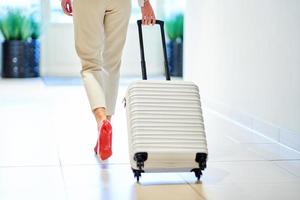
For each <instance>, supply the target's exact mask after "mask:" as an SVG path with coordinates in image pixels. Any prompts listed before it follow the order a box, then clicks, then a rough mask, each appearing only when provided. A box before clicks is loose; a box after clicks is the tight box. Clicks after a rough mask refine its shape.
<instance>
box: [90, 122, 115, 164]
mask: <svg viewBox="0 0 300 200" xmlns="http://www.w3.org/2000/svg"><path fill="white" fill-rule="evenodd" d="M98 131H99V136H98V140H97V144H96V146H95V147H94V152H95V154H97V155H98V156H99V158H100V159H101V160H106V159H108V158H109V157H110V156H111V155H112V146H111V145H112V127H111V124H110V122H109V121H108V120H103V121H102V123H101V124H99V126H98Z"/></svg>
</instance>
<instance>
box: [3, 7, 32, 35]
mask: <svg viewBox="0 0 300 200" xmlns="http://www.w3.org/2000/svg"><path fill="white" fill-rule="evenodd" d="M0 26H1V28H0V31H1V33H2V34H3V36H4V39H5V40H27V39H28V38H29V37H30V36H31V23H30V21H29V19H28V17H27V16H25V15H23V14H22V12H21V10H19V9H8V11H7V13H6V15H5V16H4V17H3V18H2V19H1V25H0Z"/></svg>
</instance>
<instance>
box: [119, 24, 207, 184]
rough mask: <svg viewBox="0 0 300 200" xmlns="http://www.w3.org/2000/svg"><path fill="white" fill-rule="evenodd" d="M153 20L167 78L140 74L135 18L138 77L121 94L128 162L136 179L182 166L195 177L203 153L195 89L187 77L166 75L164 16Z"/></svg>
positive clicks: (203, 163) (203, 159) (202, 162)
mask: <svg viewBox="0 0 300 200" xmlns="http://www.w3.org/2000/svg"><path fill="white" fill-rule="evenodd" d="M156 23H157V24H159V25H160V27H161V36H162V43H163V50H164V57H165V70H166V79H167V80H166V81H149V80H146V79H147V75H146V66H145V59H144V49H143V38H142V25H141V21H140V20H138V28H139V37H140V47H141V57H142V74H143V79H144V80H140V81H136V82H133V83H132V84H130V85H129V87H128V89H127V92H126V96H125V99H124V100H125V106H126V113H127V127H128V145H129V156H130V164H131V168H132V170H133V173H134V176H135V177H136V178H137V181H139V178H140V176H141V173H144V172H185V171H186V172H194V173H195V176H196V177H197V179H198V180H199V179H200V176H201V175H202V170H204V169H205V168H206V161H207V154H208V151H207V143H206V137H205V131H204V123H203V117H202V110H201V104H200V96H199V90H198V87H197V86H196V85H195V84H194V83H192V82H187V81H170V75H169V70H168V61H167V54H166V46H165V36H164V22H163V21H160V20H157V22H156Z"/></svg>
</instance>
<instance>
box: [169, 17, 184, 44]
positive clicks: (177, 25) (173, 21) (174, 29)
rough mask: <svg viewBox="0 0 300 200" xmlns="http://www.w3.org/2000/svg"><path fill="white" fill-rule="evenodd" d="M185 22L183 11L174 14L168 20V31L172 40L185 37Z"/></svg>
mask: <svg viewBox="0 0 300 200" xmlns="http://www.w3.org/2000/svg"><path fill="white" fill-rule="evenodd" d="M183 22H184V19H183V14H182V13H179V14H175V15H172V16H171V17H170V18H169V19H167V20H166V31H167V35H168V37H169V39H170V40H171V41H174V40H176V39H177V38H182V37H183Z"/></svg>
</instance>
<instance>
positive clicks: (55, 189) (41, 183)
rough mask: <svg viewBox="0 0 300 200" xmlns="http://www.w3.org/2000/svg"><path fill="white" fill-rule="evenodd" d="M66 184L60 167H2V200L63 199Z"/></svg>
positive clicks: (0, 178) (0, 171)
mask: <svg viewBox="0 0 300 200" xmlns="http://www.w3.org/2000/svg"><path fill="white" fill-rule="evenodd" d="M65 197H66V196H65V192H64V184H63V178H62V173H61V169H60V168H59V167H1V168H0V199H1V200H17V199H30V200H40V199H45V200H53V199H55V200H56V199H57V200H63V199H65Z"/></svg>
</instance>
